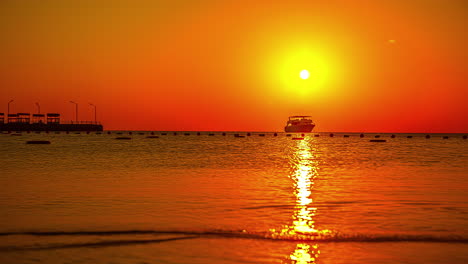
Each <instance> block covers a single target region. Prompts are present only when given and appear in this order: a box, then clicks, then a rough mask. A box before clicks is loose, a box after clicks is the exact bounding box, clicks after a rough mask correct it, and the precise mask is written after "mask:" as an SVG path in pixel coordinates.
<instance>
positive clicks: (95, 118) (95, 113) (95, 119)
mask: <svg viewBox="0 0 468 264" xmlns="http://www.w3.org/2000/svg"><path fill="white" fill-rule="evenodd" d="M89 105H90V106H92V107H94V123H95V124H97V110H96V105H94V104H92V103H89Z"/></svg>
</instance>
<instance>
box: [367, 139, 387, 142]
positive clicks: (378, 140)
mask: <svg viewBox="0 0 468 264" xmlns="http://www.w3.org/2000/svg"><path fill="white" fill-rule="evenodd" d="M369 142H387V140H385V139H371V140H369Z"/></svg>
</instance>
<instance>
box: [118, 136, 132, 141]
mask: <svg viewBox="0 0 468 264" xmlns="http://www.w3.org/2000/svg"><path fill="white" fill-rule="evenodd" d="M115 139H119V140H129V139H132V138H131V137H116V138H115Z"/></svg>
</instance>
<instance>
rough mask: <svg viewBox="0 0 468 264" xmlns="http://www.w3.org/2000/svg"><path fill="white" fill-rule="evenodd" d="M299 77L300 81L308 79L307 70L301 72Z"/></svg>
mask: <svg viewBox="0 0 468 264" xmlns="http://www.w3.org/2000/svg"><path fill="white" fill-rule="evenodd" d="M299 76H301V79H303V80H306V79H309V76H310V74H309V71H308V70H302V71H301V72H300V73H299Z"/></svg>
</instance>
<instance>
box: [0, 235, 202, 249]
mask: <svg viewBox="0 0 468 264" xmlns="http://www.w3.org/2000/svg"><path fill="white" fill-rule="evenodd" d="M193 238H198V236H182V237H172V238H165V239H134V240H110V241H99V242H84V243H67V244H46V245H42V246H5V247H0V252H2V251H4V252H5V251H7V252H8V251H23V250H49V249H67V248H68V249H70V248H87V247H111V246H126V245H137V244H152V243H162V242H169V241H175V240H184V239H193Z"/></svg>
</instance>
